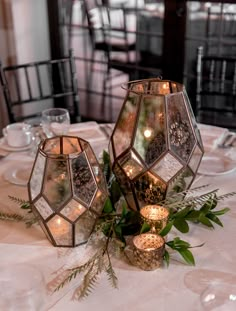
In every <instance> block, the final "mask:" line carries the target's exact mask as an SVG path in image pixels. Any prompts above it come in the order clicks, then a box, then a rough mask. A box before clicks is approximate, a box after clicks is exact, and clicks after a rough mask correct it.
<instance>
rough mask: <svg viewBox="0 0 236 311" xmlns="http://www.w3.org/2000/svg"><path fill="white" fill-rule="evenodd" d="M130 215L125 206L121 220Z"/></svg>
mask: <svg viewBox="0 0 236 311" xmlns="http://www.w3.org/2000/svg"><path fill="white" fill-rule="evenodd" d="M128 213H129V210H128V209H127V208H126V206H124V205H123V207H122V213H121V218H125V217H126V215H127V214H128Z"/></svg>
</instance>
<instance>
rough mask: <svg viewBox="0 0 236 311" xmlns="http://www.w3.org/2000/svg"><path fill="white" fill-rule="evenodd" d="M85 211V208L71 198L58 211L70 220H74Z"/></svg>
mask: <svg viewBox="0 0 236 311" xmlns="http://www.w3.org/2000/svg"><path fill="white" fill-rule="evenodd" d="M85 211H86V208H85V207H84V206H83V205H81V204H80V203H79V202H77V201H75V200H71V201H70V202H69V203H68V204H67V205H66V206H65V207H63V209H62V210H61V211H60V213H61V214H62V215H64V216H65V217H66V218H68V219H69V220H71V221H75V220H76V219H77V218H78V217H79V216H80V215H82V214H83V213H84V212H85Z"/></svg>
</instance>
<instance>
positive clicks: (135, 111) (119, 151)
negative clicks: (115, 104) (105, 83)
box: [109, 79, 204, 210]
mask: <svg viewBox="0 0 236 311" xmlns="http://www.w3.org/2000/svg"><path fill="white" fill-rule="evenodd" d="M203 152H204V150H203V144H202V140H201V136H200V132H199V130H198V128H197V124H196V121H195V118H194V115H193V112H192V109H191V105H190V102H189V99H188V96H187V93H186V90H185V88H184V86H183V85H181V84H179V83H176V82H172V81H169V80H160V79H146V80H140V81H133V82H129V83H128V87H127V95H126V98H125V101H124V104H123V107H122V109H121V112H120V115H119V118H118V121H117V122H116V125H115V128H114V130H113V133H112V135H111V139H110V142H109V154H110V159H111V165H112V170H113V173H114V175H115V176H116V179H117V181H118V182H119V184H120V187H121V190H122V192H123V194H124V196H125V199H126V201H127V203H128V205H129V206H130V207H131V208H133V209H135V210H139V209H140V208H141V207H142V206H144V205H147V204H156V203H158V202H160V201H161V200H163V199H165V198H166V197H168V196H170V195H172V194H173V193H178V192H180V191H183V190H186V189H188V188H189V187H190V186H191V184H192V182H193V180H194V177H195V175H196V172H197V170H198V167H199V164H200V162H201V158H202V156H203Z"/></svg>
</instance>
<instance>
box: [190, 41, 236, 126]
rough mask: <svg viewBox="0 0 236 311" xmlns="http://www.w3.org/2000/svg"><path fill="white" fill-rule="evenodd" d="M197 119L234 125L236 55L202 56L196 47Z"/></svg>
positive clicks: (235, 116)
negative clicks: (234, 56)
mask: <svg viewBox="0 0 236 311" xmlns="http://www.w3.org/2000/svg"><path fill="white" fill-rule="evenodd" d="M196 118H197V120H198V121H199V122H202V123H207V124H213V125H218V126H224V127H227V128H236V121H235V120H236V58H232V57H219V56H204V55H203V47H202V46H200V47H198V50H197V87H196Z"/></svg>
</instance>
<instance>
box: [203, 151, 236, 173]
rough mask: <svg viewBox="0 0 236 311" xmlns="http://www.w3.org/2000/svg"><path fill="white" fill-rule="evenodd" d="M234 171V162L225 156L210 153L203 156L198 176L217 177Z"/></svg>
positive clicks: (235, 162) (235, 167)
mask: <svg viewBox="0 0 236 311" xmlns="http://www.w3.org/2000/svg"><path fill="white" fill-rule="evenodd" d="M234 170H236V161H234V160H232V158H230V157H228V156H226V155H222V154H217V153H214V152H212V153H209V154H205V155H204V156H203V158H202V161H201V164H200V167H199V169H198V174H201V175H208V176H217V175H224V174H229V173H232V172H233V171H234Z"/></svg>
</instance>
